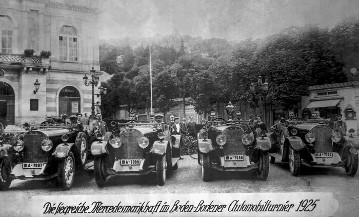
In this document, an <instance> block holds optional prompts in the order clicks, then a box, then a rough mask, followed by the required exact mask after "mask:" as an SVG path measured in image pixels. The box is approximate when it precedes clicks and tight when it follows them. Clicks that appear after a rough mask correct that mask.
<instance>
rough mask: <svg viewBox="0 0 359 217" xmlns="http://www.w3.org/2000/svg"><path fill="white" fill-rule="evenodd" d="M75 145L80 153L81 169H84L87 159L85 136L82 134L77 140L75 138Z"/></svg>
mask: <svg viewBox="0 0 359 217" xmlns="http://www.w3.org/2000/svg"><path fill="white" fill-rule="evenodd" d="M76 143H77V148H78V150H79V151H80V159H81V167H82V168H84V166H85V164H86V161H87V157H88V153H87V152H88V150H87V140H86V135H85V134H84V133H82V134H81V135H80V136H79V138H77V140H76Z"/></svg>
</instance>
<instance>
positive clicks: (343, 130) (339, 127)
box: [333, 114, 347, 136]
mask: <svg viewBox="0 0 359 217" xmlns="http://www.w3.org/2000/svg"><path fill="white" fill-rule="evenodd" d="M333 130H334V131H337V132H339V133H340V134H341V135H342V136H345V135H346V134H347V124H346V123H345V122H344V121H343V118H342V115H341V114H339V115H338V116H337V121H335V122H334V125H333Z"/></svg>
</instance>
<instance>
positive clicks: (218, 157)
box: [0, 118, 358, 190]
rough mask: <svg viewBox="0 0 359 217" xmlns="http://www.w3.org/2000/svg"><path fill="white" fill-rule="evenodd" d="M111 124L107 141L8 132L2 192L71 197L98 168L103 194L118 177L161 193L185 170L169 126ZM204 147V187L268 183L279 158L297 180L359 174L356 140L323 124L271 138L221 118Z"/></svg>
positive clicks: (294, 127) (65, 130)
mask: <svg viewBox="0 0 359 217" xmlns="http://www.w3.org/2000/svg"><path fill="white" fill-rule="evenodd" d="M106 122H107V126H108V127H107V130H106V131H107V132H105V133H104V132H102V133H101V132H100V130H99V129H98V128H97V127H93V125H92V124H90V125H89V126H82V125H81V124H80V123H77V124H66V125H60V126H56V125H47V124H46V125H43V126H41V125H40V126H27V129H23V130H20V131H19V130H18V131H9V130H6V129H5V130H4V131H3V132H2V135H1V136H0V190H6V189H8V188H9V186H10V184H11V181H12V180H14V179H21V180H26V179H32V180H34V179H35V180H50V179H52V180H53V179H56V181H57V183H58V184H59V185H60V186H61V187H62V188H63V189H69V188H71V186H72V185H73V182H74V179H75V174H76V171H78V170H81V169H85V165H86V164H87V163H88V162H89V161H92V160H93V161H94V162H93V165H94V176H95V180H96V183H97V185H98V186H99V187H103V186H104V185H105V183H106V179H107V178H108V177H109V176H112V175H146V174H148V173H150V172H155V173H156V177H157V183H158V185H160V186H161V185H164V184H165V181H166V173H167V172H169V171H171V170H176V169H177V168H178V161H179V159H180V148H183V147H181V146H183V145H182V142H181V138H180V137H181V136H180V135H171V133H170V130H169V126H168V125H166V124H151V123H137V122H133V121H131V122H128V123H123V122H121V121H119V120H107V121H106ZM196 141H197V153H198V164H199V165H200V166H201V171H202V173H201V176H202V179H203V181H210V180H211V179H212V178H213V171H214V170H219V171H249V170H255V171H256V172H257V173H256V174H258V177H259V178H260V179H262V180H266V179H267V177H268V174H269V163H274V162H275V159H276V158H278V159H279V161H281V162H286V163H288V164H289V168H290V173H291V174H292V175H294V176H297V175H299V173H300V169H301V167H302V166H303V165H304V166H307V167H344V169H345V172H346V174H347V175H349V176H354V175H355V174H356V172H357V169H358V154H357V150H356V149H355V147H353V145H352V143H351V139H350V137H347V136H344V135H341V134H340V133H339V132H333V130H332V129H331V128H330V127H328V126H327V125H326V124H325V123H322V122H319V121H307V122H295V121H292V122H287V123H286V124H277V125H274V126H272V127H271V132H270V133H266V132H264V131H260V130H258V129H257V130H253V129H251V127H250V125H249V122H248V121H225V120H223V119H221V118H217V119H214V120H211V121H209V122H205V123H204V124H203V125H202V126H201V129H200V130H199V132H198V133H197V140H196Z"/></svg>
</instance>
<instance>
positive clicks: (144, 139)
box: [138, 136, 150, 149]
mask: <svg viewBox="0 0 359 217" xmlns="http://www.w3.org/2000/svg"><path fill="white" fill-rule="evenodd" d="M149 144H150V141H149V140H148V138H147V137H145V136H143V137H141V138H139V139H138V145H139V146H140V147H141V148H143V149H145V148H146V147H147V146H148V145H149Z"/></svg>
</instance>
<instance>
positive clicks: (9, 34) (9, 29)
mask: <svg viewBox="0 0 359 217" xmlns="http://www.w3.org/2000/svg"><path fill="white" fill-rule="evenodd" d="M0 33H1V43H0V48H1V53H12V38H13V25H12V22H11V20H10V18H9V17H6V16H0Z"/></svg>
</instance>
